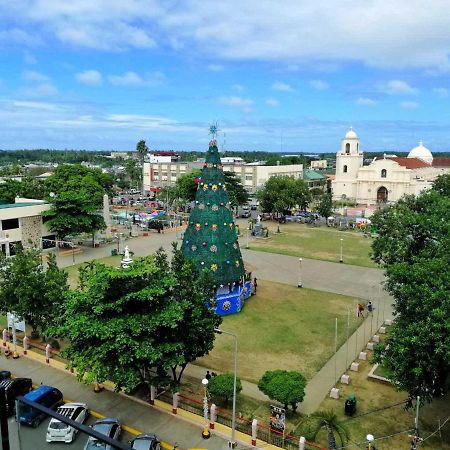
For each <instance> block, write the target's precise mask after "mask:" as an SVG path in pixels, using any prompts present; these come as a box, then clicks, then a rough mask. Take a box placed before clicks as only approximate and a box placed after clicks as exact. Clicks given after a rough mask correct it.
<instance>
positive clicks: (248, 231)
mask: <svg viewBox="0 0 450 450" xmlns="http://www.w3.org/2000/svg"><path fill="white" fill-rule="evenodd" d="M249 234H250V229H249V228H248V227H247V241H246V243H245V248H248V240H249Z"/></svg>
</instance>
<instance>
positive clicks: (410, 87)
mask: <svg viewBox="0 0 450 450" xmlns="http://www.w3.org/2000/svg"><path fill="white" fill-rule="evenodd" d="M390 3H392V4H390ZM0 17H1V18H2V20H1V22H0V67H1V71H0V138H1V141H0V148H3V149H16V148H37V147H44V148H59V149H64V148H84V149H99V150H109V149H115V150H131V149H133V148H134V147H135V144H136V142H137V141H138V140H140V139H145V140H146V141H147V143H148V144H149V146H150V148H157V149H171V148H173V149H177V150H190V149H195V150H201V149H204V148H205V147H206V146H207V142H208V139H209V137H208V135H207V128H208V124H209V123H211V122H212V121H216V120H217V121H218V122H219V126H220V128H221V130H222V131H221V134H220V136H219V141H220V143H221V144H224V147H225V148H226V149H229V150H268V151H286V152H288V151H289V152H300V151H303V152H307V153H309V152H320V151H336V150H337V149H338V147H339V145H340V139H341V138H342V136H343V135H344V134H345V132H346V130H347V129H348V127H349V126H353V127H354V129H355V130H356V131H357V133H358V134H359V136H360V138H361V144H362V148H363V149H365V150H373V151H408V150H409V149H410V148H412V147H414V146H416V145H417V142H418V141H419V140H423V141H424V143H425V145H426V146H427V147H429V148H430V149H431V150H432V151H433V152H436V151H443V150H445V151H449V150H450V139H449V138H450V136H449V130H450V108H449V102H450V83H449V75H450V62H449V52H450V3H449V2H448V0H428V2H423V1H422V0H420V1H419V0H396V1H395V2H386V1H385V0H383V1H381V0H370V1H349V0H315V1H314V2H313V1H311V0H310V1H304V0H303V1H300V0H284V1H283V2H278V1H274V0H272V1H269V0H227V1H226V2H222V3H221V2H217V1H215V2H212V1H209V0H184V1H177V0H165V1H162V0H161V1H159V0H122V1H113V2H111V1H106V0H71V1H70V2H57V1H51V0H21V1H17V2H10V1H6V0H0Z"/></svg>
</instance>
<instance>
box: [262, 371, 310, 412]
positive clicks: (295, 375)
mask: <svg viewBox="0 0 450 450" xmlns="http://www.w3.org/2000/svg"><path fill="white" fill-rule="evenodd" d="M305 387H306V378H305V377H304V376H303V375H302V374H301V373H300V372H295V371H287V370H272V371H270V370H269V371H267V372H266V373H265V374H264V375H263V376H262V378H261V379H260V380H259V381H258V388H259V390H260V391H261V392H263V393H264V394H266V395H267V397H269V398H270V399H271V400H276V401H277V402H280V403H282V404H283V405H284V407H285V409H287V408H288V405H291V406H292V409H293V410H294V411H296V409H297V405H298V403H300V402H302V401H303V398H304V397H305Z"/></svg>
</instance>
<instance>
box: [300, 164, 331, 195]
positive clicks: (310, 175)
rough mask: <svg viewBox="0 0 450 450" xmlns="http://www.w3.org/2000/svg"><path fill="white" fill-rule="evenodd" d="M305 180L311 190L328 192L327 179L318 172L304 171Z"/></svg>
mask: <svg viewBox="0 0 450 450" xmlns="http://www.w3.org/2000/svg"><path fill="white" fill-rule="evenodd" d="M303 180H304V181H305V182H306V184H307V185H308V187H309V189H320V190H321V191H323V192H326V190H327V177H326V175H325V174H323V173H321V172H319V171H317V170H311V169H305V170H304V171H303Z"/></svg>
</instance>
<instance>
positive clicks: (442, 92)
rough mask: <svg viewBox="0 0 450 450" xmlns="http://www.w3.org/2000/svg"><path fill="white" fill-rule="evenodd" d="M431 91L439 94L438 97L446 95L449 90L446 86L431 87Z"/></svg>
mask: <svg viewBox="0 0 450 450" xmlns="http://www.w3.org/2000/svg"><path fill="white" fill-rule="evenodd" d="M433 92H434V93H435V94H437V95H439V97H448V94H449V91H448V89H447V88H436V89H433Z"/></svg>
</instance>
